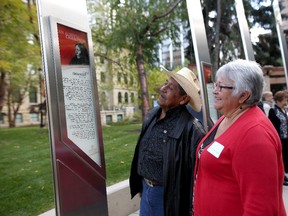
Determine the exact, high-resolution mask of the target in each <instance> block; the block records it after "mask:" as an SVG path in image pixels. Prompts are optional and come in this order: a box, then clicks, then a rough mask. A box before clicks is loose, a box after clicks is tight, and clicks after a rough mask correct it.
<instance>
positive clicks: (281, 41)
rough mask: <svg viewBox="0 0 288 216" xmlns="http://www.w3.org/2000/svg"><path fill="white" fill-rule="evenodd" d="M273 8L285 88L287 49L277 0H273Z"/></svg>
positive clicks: (287, 73) (287, 81) (287, 65)
mask: <svg viewBox="0 0 288 216" xmlns="http://www.w3.org/2000/svg"><path fill="white" fill-rule="evenodd" d="M273 10H274V16H275V21H276V29H277V34H278V39H279V46H280V49H281V55H282V62H283V68H284V72H285V78H286V88H287V85H288V68H287V67H288V51H287V42H286V38H285V35H284V32H283V29H282V18H281V13H280V8H279V1H278V0H273Z"/></svg>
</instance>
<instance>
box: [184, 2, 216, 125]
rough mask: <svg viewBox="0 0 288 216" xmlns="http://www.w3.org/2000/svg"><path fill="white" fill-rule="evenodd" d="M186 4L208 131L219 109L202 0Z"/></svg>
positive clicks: (204, 118) (205, 123)
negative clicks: (215, 102) (216, 101)
mask: <svg viewBox="0 0 288 216" xmlns="http://www.w3.org/2000/svg"><path fill="white" fill-rule="evenodd" d="M186 4H187V10H188V15H189V22H190V26H191V33H192V40H193V46H194V53H195V59H196V67H197V71H198V78H199V82H200V85H201V99H202V113H203V124H204V128H205V130H206V131H208V130H209V129H210V128H209V127H210V126H211V125H213V122H212V121H216V120H217V119H218V114H217V111H216V110H215V108H214V96H213V92H212V91H213V77H214V75H213V70H212V65H211V60H210V55H209V49H208V43H207V38H206V30H205V25H204V20H203V14H202V8H201V3H200V0H192V1H191V0H187V1H186Z"/></svg>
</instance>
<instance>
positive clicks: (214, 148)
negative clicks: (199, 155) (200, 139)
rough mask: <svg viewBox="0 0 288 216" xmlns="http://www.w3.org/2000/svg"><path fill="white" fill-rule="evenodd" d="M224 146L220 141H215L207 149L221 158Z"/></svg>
mask: <svg viewBox="0 0 288 216" xmlns="http://www.w3.org/2000/svg"><path fill="white" fill-rule="evenodd" d="M223 149H224V146H223V145H222V144H220V143H218V142H216V141H215V142H214V143H213V144H212V145H211V146H210V147H209V148H208V149H207V151H208V152H210V153H211V154H212V155H213V156H214V157H216V158H219V156H220V154H221V152H222V151H223Z"/></svg>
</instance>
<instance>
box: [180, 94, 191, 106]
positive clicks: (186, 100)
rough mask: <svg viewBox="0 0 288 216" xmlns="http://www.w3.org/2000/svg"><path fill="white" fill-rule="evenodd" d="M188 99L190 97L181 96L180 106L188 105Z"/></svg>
mask: <svg viewBox="0 0 288 216" xmlns="http://www.w3.org/2000/svg"><path fill="white" fill-rule="evenodd" d="M190 99H191V98H190V96H188V95H185V96H183V99H182V100H181V101H180V104H181V105H184V104H187V103H189V101H190Z"/></svg>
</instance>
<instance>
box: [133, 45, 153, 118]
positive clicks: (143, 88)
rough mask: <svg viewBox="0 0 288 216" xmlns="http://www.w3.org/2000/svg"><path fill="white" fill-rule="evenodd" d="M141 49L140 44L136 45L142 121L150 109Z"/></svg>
mask: <svg viewBox="0 0 288 216" xmlns="http://www.w3.org/2000/svg"><path fill="white" fill-rule="evenodd" d="M142 49H143V47H142V45H141V44H138V45H137V56H136V65H137V70H138V76H139V81H140V92H141V99H142V104H141V109H142V119H144V117H145V115H146V114H147V112H148V111H149V109H150V106H149V94H148V85H147V76H146V72H145V67H144V58H143V52H142V51H143V50H142Z"/></svg>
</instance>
